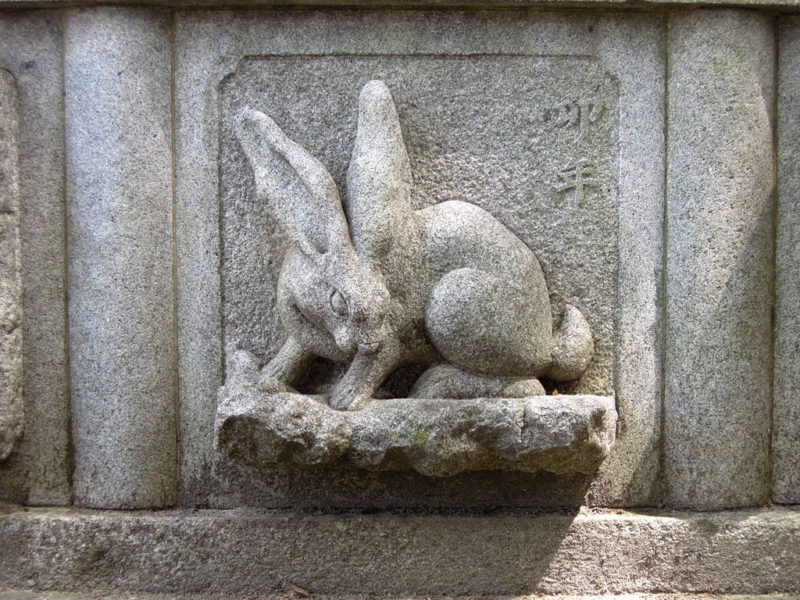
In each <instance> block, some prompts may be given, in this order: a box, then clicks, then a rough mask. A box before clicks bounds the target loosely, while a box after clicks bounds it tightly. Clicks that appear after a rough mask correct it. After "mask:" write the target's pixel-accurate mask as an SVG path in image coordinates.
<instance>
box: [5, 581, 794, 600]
mask: <svg viewBox="0 0 800 600" xmlns="http://www.w3.org/2000/svg"><path fill="white" fill-rule="evenodd" d="M285 588H286V589H287V590H289V591H286V592H284V593H281V594H263V595H262V594H258V595H253V594H230V595H229V594H225V595H224V596H223V595H220V594H148V593H146V592H144V593H140V592H122V593H120V592H119V591H116V590H111V591H108V590H92V591H90V592H37V591H31V590H11V589H4V588H0V600H299V599H301V598H304V597H308V598H313V600H365V597H364V596H363V595H361V594H358V595H353V594H347V595H341V594H334V595H331V594H313V595H311V594H310V593H309V595H308V596H304V594H303V592H301V591H296V590H292V587H291V585H289V584H287V585H286V586H285ZM300 589H301V590H303V588H300ZM305 591H308V590H305ZM457 598H458V599H459V600H479V599H476V598H475V597H468V598H466V599H465V598H464V597H463V596H460V597H459V596H434V597H431V596H383V597H381V600H456V599H457ZM491 598H492V600H797V595H795V594H602V595H600V596H596V595H592V596H573V595H569V596H564V595H558V596H542V595H541V594H536V595H534V596H494V595H493V596H491Z"/></svg>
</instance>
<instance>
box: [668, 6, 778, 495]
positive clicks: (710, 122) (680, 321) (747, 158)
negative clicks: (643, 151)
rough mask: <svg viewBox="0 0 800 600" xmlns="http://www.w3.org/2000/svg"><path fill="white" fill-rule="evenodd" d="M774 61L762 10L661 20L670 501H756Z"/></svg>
mask: <svg viewBox="0 0 800 600" xmlns="http://www.w3.org/2000/svg"><path fill="white" fill-rule="evenodd" d="M774 59H775V49H774V23H773V20H772V18H771V17H768V16H766V15H759V14H757V13H753V12H748V11H697V12H692V13H686V14H682V15H677V16H674V17H672V21H671V25H670V70H669V90H670V91H669V94H670V96H669V97H670V101H669V109H668V110H669V112H668V123H669V131H668V139H669V145H668V148H667V153H668V165H669V169H668V174H667V175H668V184H667V231H668V232H669V234H668V249H667V256H666V261H667V289H666V319H667V321H666V366H665V371H664V373H665V397H664V418H665V421H664V468H665V476H666V485H667V499H668V502H670V503H671V504H673V505H677V506H684V507H693V508H707V509H708V508H724V507H735V506H747V505H758V504H763V503H764V502H766V501H767V500H768V499H769V492H770V490H769V487H770V479H771V475H770V456H769V450H770V412H771V410H770V404H771V400H772V394H771V391H772V389H771V388H772V373H771V370H772V356H771V353H772V304H773V291H772V285H773V278H772V275H773V264H772V263H773V227H774V225H773V219H774V196H773V194H774V191H775V189H774V188H775V170H774V154H773V128H772V119H773V114H772V113H773V106H774V92H775V90H774V82H775V73H774V68H775V64H774Z"/></svg>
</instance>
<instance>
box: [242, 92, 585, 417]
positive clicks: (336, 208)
mask: <svg viewBox="0 0 800 600" xmlns="http://www.w3.org/2000/svg"><path fill="white" fill-rule="evenodd" d="M237 135H238V137H239V140H240V143H241V145H242V148H243V149H244V151H245V154H246V156H247V158H248V160H249V163H250V165H251V167H252V169H253V174H254V176H255V183H256V192H257V196H258V198H259V199H261V200H263V201H264V202H266V203H268V205H269V207H270V210H271V214H272V215H273V216H274V218H275V219H277V220H278V222H279V223H280V224H281V225H282V227H283V228H284V229H285V230H286V232H287V233H288V235H289V237H290V239H291V240H292V241H293V245H292V247H291V249H290V250H289V252H288V254H287V256H286V258H285V260H284V263H283V266H282V268H281V272H280V277H279V282H278V311H279V315H280V318H281V320H282V322H283V324H284V327H285V329H286V331H287V333H288V339H287V341H286V343H285V344H284V346H283V347H282V348H281V350H280V351H279V353H278V354H277V355H276V356H275V357H274V358H273V359H272V360H271V361H270V362H269V363H268V364H267V366H266V367H265V368H264V370H265V372H266V373H267V374H268V375H270V376H272V377H275V378H277V379H279V380H280V381H281V382H283V383H285V384H286V385H288V386H291V385H293V383H294V382H295V381H296V380H297V378H298V377H299V376H300V375H302V373H303V372H304V370H305V368H306V366H307V365H308V363H309V360H310V359H311V358H313V357H314V356H323V357H326V358H328V359H331V360H333V361H340V362H350V366H349V368H348V369H347V371H346V373H345V375H344V376H343V377H342V379H341V380H340V381H339V382H338V383H337V384H336V386H335V388H334V389H333V392H332V394H331V396H330V400H329V403H330V405H331V406H332V407H334V408H336V409H346V408H351V409H354V408H358V407H360V406H362V405H363V402H364V401H366V400H368V399H370V398H371V397H372V396H373V394H374V393H375V391H376V390H377V388H378V387H379V386H380V385H381V384H382V382H383V381H384V380H385V379H386V377H387V376H388V375H389V374H390V373H391V372H392V371H394V370H395V369H396V368H398V367H399V366H401V365H403V364H405V363H409V362H414V363H425V364H429V365H438V366H434V367H433V368H432V369H429V370H428V372H426V373H425V374H423V376H422V377H421V378H420V380H419V381H418V383H417V384H416V385H415V388H414V390H412V395H416V396H423V397H432V396H441V395H442V394H447V396H448V397H454V396H459V395H461V396H463V395H464V394H467V393H471V395H473V396H481V395H489V392H490V391H492V392H493V393H494V394H512V395H513V394H517V395H520V394H530V393H542V388H541V385H540V384H539V382H538V380H537V379H536V378H537V377H540V376H547V377H550V378H553V379H556V380H568V379H574V378H576V377H578V376H579V375H580V374H581V373H582V372H583V371H584V370H585V369H586V367H587V366H588V364H589V362H590V361H591V357H592V352H593V343H592V336H591V332H590V331H589V326H588V324H587V323H586V321H585V319H584V318H583V316H582V315H581V313H580V312H579V311H578V310H577V309H575V308H573V307H569V306H568V307H567V308H566V310H565V313H564V317H563V318H562V320H561V324H560V327H559V329H558V331H557V332H556V333H555V334H554V333H553V316H552V314H551V305H550V299H549V296H548V291H547V287H546V284H545V279H544V275H543V273H542V270H541V267H540V265H539V262H538V260H537V259H536V257H535V255H534V254H533V252H532V251H531V250H530V249H529V248H528V247H527V246H526V245H525V243H524V242H522V241H521V240H520V239H519V238H517V236H516V235H514V234H513V233H512V232H511V231H510V230H509V229H507V228H506V227H505V226H504V225H503V224H502V223H500V222H499V221H498V220H497V219H495V218H494V217H493V216H492V215H490V214H489V213H488V212H486V211H485V210H483V209H481V208H478V207H477V206H475V205H472V204H468V203H465V202H459V201H448V202H442V203H440V204H437V205H434V206H431V207H430V208H426V209H423V210H413V209H412V207H411V188H412V178H411V172H410V167H409V161H408V156H407V154H406V148H405V144H404V142H403V137H402V133H401V130H400V123H399V120H398V116H397V112H396V109H395V105H394V101H393V99H392V96H391V94H390V92H389V89H388V88H387V87H386V85H385V84H384V83H383V82H381V81H371V82H369V83H368V84H367V85H366V86H365V87H364V88H363V90H362V91H361V94H360V97H359V112H358V130H357V135H356V141H355V147H354V149H353V155H352V159H351V162H350V166H349V170H348V174H347V197H346V201H345V202H344V205H343V204H342V202H341V201H340V199H339V193H338V191H337V188H336V185H335V183H334V181H333V178H332V177H331V175H330V174H329V173H328V171H327V170H326V169H325V167H324V166H323V165H322V164H321V163H320V162H319V161H317V160H316V159H315V158H314V157H312V156H311V155H310V154H309V153H308V152H306V151H305V150H304V149H303V148H301V147H300V146H299V145H298V144H296V143H295V142H293V141H292V140H290V139H289V138H288V137H287V136H286V135H285V134H284V133H283V131H281V129H280V128H279V127H278V126H277V125H276V124H275V123H274V122H273V121H272V119H270V118H269V117H268V116H266V115H264V114H263V113H260V112H257V111H255V110H251V109H245V110H243V111H242V113H241V114H240V115H239V118H238V131H237ZM345 213H346V216H345ZM519 378H521V379H519ZM456 380H457V381H459V382H462V383H463V382H467V383H468V384H470V385H472V386H473V388H475V389H473V390H472V391H471V392H467V391H464V390H455V389H453V385H452V382H453V381H456ZM520 381H521V382H523V383H525V382H528V383H529V384H530V385H522V386H520V385H519V382H520ZM498 382H499V383H498ZM456 387H458V386H456ZM531 390H533V391H531Z"/></svg>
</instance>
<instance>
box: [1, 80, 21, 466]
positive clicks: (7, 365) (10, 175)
mask: <svg viewBox="0 0 800 600" xmlns="http://www.w3.org/2000/svg"><path fill="white" fill-rule="evenodd" d="M18 130H19V99H18V95H17V84H16V82H15V81H14V76H13V75H12V74H11V73H10V72H9V71H6V70H5V69H0V461H2V460H5V459H6V458H7V457H8V455H9V454H11V451H12V450H13V449H14V445H15V444H16V443H17V440H18V439H19V437H20V435H22V424H23V420H24V407H23V398H22V327H21V325H22V286H21V285H20V273H19V271H20V266H19V265H20V256H19V176H18V167H17V162H18V160H19V159H18V154H19V152H18V146H17V144H18V135H19V133H18Z"/></svg>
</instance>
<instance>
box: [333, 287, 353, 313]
mask: <svg viewBox="0 0 800 600" xmlns="http://www.w3.org/2000/svg"><path fill="white" fill-rule="evenodd" d="M331 308H333V312H335V313H336V314H337V315H339V316H340V317H346V316H347V315H348V314H349V312H350V311H349V309H348V307H347V300H345V299H344V296H342V294H341V292H339V290H333V292H332V293H331Z"/></svg>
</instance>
